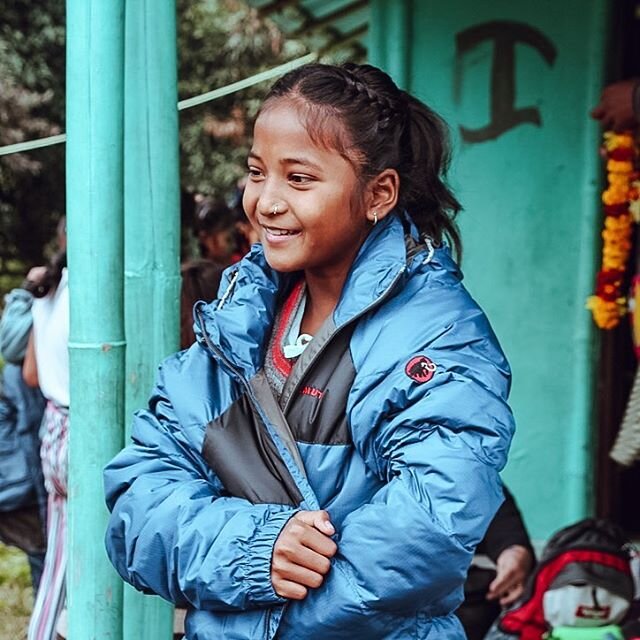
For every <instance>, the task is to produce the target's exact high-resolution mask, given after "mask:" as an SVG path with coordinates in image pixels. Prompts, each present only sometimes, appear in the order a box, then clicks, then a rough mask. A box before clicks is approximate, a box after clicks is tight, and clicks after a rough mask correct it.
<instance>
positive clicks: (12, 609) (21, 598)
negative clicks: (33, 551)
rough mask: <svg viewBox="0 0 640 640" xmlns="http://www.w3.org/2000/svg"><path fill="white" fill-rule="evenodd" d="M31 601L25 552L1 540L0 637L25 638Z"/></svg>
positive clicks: (4, 638) (12, 639)
mask: <svg viewBox="0 0 640 640" xmlns="http://www.w3.org/2000/svg"><path fill="white" fill-rule="evenodd" d="M32 603H33V593H32V589H31V574H30V571H29V564H28V562H27V556H25V554H24V553H22V552H21V551H19V550H18V549H13V548H11V547H5V546H4V545H2V544H0V620H2V624H0V640H21V639H22V638H26V637H27V635H26V629H27V625H28V623H29V615H30V613H31V607H32Z"/></svg>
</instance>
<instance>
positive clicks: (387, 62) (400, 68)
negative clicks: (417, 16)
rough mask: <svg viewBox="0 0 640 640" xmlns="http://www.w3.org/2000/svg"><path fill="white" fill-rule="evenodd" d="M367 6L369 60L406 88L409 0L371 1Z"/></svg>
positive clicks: (410, 18)
mask: <svg viewBox="0 0 640 640" xmlns="http://www.w3.org/2000/svg"><path fill="white" fill-rule="evenodd" d="M370 7H371V22H370V24H369V60H370V62H371V64H373V65H376V66H377V67H380V68H382V69H384V70H385V71H386V72H387V73H388V74H389V75H391V77H392V78H393V79H394V80H395V82H396V83H397V84H398V86H399V87H401V88H402V89H405V90H406V91H410V90H411V68H410V58H411V49H412V46H413V44H412V43H413V40H412V28H411V27H412V24H413V15H412V14H413V2H412V0H372V2H371V5H370Z"/></svg>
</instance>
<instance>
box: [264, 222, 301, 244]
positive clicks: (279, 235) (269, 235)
mask: <svg viewBox="0 0 640 640" xmlns="http://www.w3.org/2000/svg"><path fill="white" fill-rule="evenodd" d="M262 228H263V229H264V231H265V236H266V238H265V239H266V241H267V242H269V243H271V244H279V243H282V242H286V241H287V240H288V239H290V238H292V237H294V236H298V235H300V230H299V229H281V228H280V227H267V226H266V225H263V227H262Z"/></svg>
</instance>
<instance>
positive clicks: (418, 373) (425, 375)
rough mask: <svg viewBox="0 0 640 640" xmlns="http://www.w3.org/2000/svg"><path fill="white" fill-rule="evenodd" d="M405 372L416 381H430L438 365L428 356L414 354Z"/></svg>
mask: <svg viewBox="0 0 640 640" xmlns="http://www.w3.org/2000/svg"><path fill="white" fill-rule="evenodd" d="M404 372H405V373H406V374H407V375H408V376H409V377H410V378H411V379H412V380H415V381H416V382H419V383H420V384H422V383H423V382H429V380H431V378H433V374H434V373H435V372H436V365H435V364H434V363H433V362H432V361H431V360H429V358H427V356H414V357H413V358H411V360H409V362H407V366H406V367H405V368H404Z"/></svg>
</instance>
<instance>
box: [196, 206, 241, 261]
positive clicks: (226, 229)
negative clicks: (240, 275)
mask: <svg viewBox="0 0 640 640" xmlns="http://www.w3.org/2000/svg"><path fill="white" fill-rule="evenodd" d="M194 233H195V235H196V237H197V239H198V249H199V252H200V257H201V258H203V259H205V260H212V261H213V262H216V263H218V264H219V265H220V266H222V267H226V266H228V265H229V264H231V261H232V260H231V257H232V255H233V253H234V250H235V237H234V233H235V220H234V215H233V212H232V211H231V209H230V208H229V207H228V206H227V204H226V203H225V202H224V201H223V200H216V199H213V198H205V199H204V200H202V201H201V202H200V203H198V205H197V206H196V213H195V225H194Z"/></svg>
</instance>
